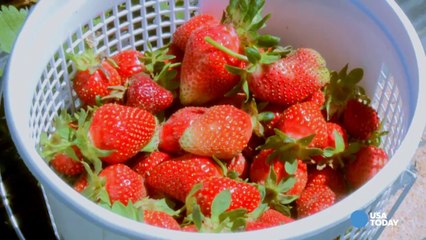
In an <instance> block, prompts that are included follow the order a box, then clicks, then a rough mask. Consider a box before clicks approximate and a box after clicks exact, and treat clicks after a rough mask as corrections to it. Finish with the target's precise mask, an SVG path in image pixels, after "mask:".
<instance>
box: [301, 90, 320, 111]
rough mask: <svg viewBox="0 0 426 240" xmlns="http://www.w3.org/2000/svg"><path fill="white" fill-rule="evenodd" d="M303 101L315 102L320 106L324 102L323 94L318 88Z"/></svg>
mask: <svg viewBox="0 0 426 240" xmlns="http://www.w3.org/2000/svg"><path fill="white" fill-rule="evenodd" d="M304 101H312V102H314V103H316V104H317V105H318V106H319V107H320V108H322V106H323V105H324V104H325V95H324V92H323V91H322V90H321V89H320V90H317V91H315V92H314V93H312V94H311V95H310V96H309V97H307V98H306V99H305V100H304Z"/></svg>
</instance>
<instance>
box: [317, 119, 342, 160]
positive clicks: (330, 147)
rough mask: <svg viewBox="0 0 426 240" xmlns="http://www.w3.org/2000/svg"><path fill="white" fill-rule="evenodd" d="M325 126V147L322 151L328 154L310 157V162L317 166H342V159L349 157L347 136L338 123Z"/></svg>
mask: <svg viewBox="0 0 426 240" xmlns="http://www.w3.org/2000/svg"><path fill="white" fill-rule="evenodd" d="M326 124H327V146H326V147H325V148H324V150H325V151H328V152H327V153H326V154H323V155H317V156H312V160H313V161H314V162H315V163H317V164H324V163H326V164H327V163H328V164H331V165H333V164H334V163H338V164H340V165H343V160H342V157H343V156H344V155H347V154H349V155H350V152H349V150H348V146H349V145H348V135H347V133H346V131H345V129H343V127H342V126H340V125H339V124H338V123H334V122H327V123H326ZM336 134H338V135H336ZM336 137H337V139H336Z"/></svg>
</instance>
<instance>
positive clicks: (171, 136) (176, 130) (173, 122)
mask: <svg viewBox="0 0 426 240" xmlns="http://www.w3.org/2000/svg"><path fill="white" fill-rule="evenodd" d="M206 110H207V108H204V107H184V108H181V109H179V110H178V111H176V112H175V113H173V114H172V115H171V116H170V117H169V118H168V119H167V121H166V122H165V123H164V124H163V125H162V126H161V128H160V143H159V146H158V148H159V149H161V150H163V151H166V152H170V153H180V152H182V148H181V147H180V145H179V139H180V138H181V136H182V134H183V132H184V131H185V130H186V129H187V128H188V127H189V126H190V125H191V124H192V122H193V121H194V120H195V119H197V118H199V117H200V116H201V115H203V114H204V113H205V111H206Z"/></svg>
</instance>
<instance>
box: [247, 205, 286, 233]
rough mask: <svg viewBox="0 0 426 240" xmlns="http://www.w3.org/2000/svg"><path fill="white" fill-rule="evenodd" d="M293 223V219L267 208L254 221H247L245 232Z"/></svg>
mask: <svg viewBox="0 0 426 240" xmlns="http://www.w3.org/2000/svg"><path fill="white" fill-rule="evenodd" d="M290 222H294V219H292V218H290V217H287V216H286V215H284V214H282V213H280V212H278V211H276V210H274V209H271V208H269V209H268V210H266V211H265V212H263V214H262V215H261V216H260V217H259V218H257V219H256V220H254V221H248V222H247V225H246V231H253V230H259V229H264V228H269V227H274V226H278V225H282V224H286V223H290Z"/></svg>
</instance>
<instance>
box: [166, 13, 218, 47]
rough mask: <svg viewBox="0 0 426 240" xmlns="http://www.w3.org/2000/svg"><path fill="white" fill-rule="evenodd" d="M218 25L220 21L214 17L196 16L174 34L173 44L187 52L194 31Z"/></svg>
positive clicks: (207, 15) (206, 15)
mask: <svg viewBox="0 0 426 240" xmlns="http://www.w3.org/2000/svg"><path fill="white" fill-rule="evenodd" d="M218 24H219V21H218V20H217V19H216V18H215V17H213V16H212V15H209V14H199V15H196V16H194V17H192V18H191V19H189V20H188V21H187V22H185V23H184V24H182V25H181V26H179V27H178V28H177V29H176V31H175V32H174V33H173V37H172V43H173V44H174V45H176V46H177V47H179V49H180V50H181V51H185V49H186V45H187V43H188V39H189V38H190V36H191V34H192V33H193V32H194V31H196V30H198V29H201V28H205V27H210V26H214V25H218Z"/></svg>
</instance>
